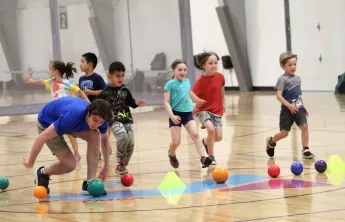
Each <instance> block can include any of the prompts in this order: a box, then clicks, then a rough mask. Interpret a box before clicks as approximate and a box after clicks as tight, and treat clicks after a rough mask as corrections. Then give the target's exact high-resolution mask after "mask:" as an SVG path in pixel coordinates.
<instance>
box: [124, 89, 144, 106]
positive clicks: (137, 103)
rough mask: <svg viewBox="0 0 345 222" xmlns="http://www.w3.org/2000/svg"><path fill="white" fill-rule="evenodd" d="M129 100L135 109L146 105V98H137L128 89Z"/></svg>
mask: <svg viewBox="0 0 345 222" xmlns="http://www.w3.org/2000/svg"><path fill="white" fill-rule="evenodd" d="M127 102H128V105H129V106H130V107H132V108H133V109H135V108H137V107H138V106H141V105H145V104H146V100H135V99H134V98H133V96H132V93H131V92H130V91H129V90H128V94H127Z"/></svg>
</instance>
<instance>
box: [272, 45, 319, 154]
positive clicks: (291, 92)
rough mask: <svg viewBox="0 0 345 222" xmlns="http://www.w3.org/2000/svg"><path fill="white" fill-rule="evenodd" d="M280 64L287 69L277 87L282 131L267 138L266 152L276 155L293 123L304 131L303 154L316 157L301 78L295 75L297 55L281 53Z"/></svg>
mask: <svg viewBox="0 0 345 222" xmlns="http://www.w3.org/2000/svg"><path fill="white" fill-rule="evenodd" d="M279 60H280V66H281V68H282V69H283V70H284V71H285V73H284V74H283V75H281V76H280V77H279V79H278V82H277V84H276V87H275V89H276V90H277V93H276V96H277V99H278V100H279V101H280V102H281V104H282V105H281V111H280V120H279V127H280V132H279V133H277V134H275V135H274V136H273V137H268V138H267V139H266V152H267V155H268V156H270V157H273V156H274V148H275V146H276V143H277V142H278V141H279V140H281V139H284V138H285V137H287V136H288V135H289V132H290V130H291V126H292V124H293V123H294V122H295V123H296V125H297V126H298V127H299V128H300V130H301V131H302V146H303V150H302V155H303V158H304V159H312V158H314V154H312V153H311V152H310V150H309V147H308V145H309V131H308V123H307V116H308V112H307V110H306V108H305V107H304V104H303V101H302V90H301V78H300V77H299V76H296V75H295V72H296V63H297V55H295V54H293V53H291V52H284V53H282V54H281V55H280V58H279Z"/></svg>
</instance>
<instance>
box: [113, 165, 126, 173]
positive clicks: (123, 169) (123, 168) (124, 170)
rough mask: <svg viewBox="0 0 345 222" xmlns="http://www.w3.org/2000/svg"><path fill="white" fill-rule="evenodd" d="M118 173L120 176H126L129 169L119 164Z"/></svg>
mask: <svg viewBox="0 0 345 222" xmlns="http://www.w3.org/2000/svg"><path fill="white" fill-rule="evenodd" d="M115 171H116V173H118V174H120V175H125V174H127V173H128V170H127V168H126V167H125V165H124V164H123V163H119V164H118V165H117V166H116V170H115Z"/></svg>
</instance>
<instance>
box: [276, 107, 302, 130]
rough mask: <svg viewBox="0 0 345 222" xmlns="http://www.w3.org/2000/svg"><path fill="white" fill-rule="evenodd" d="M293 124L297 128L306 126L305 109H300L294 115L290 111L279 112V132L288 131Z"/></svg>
mask: <svg viewBox="0 0 345 222" xmlns="http://www.w3.org/2000/svg"><path fill="white" fill-rule="evenodd" d="M293 123H296V125H297V126H300V125H302V124H308V122H307V111H306V110H305V109H300V110H299V111H298V112H297V113H296V114H292V113H291V112H290V110H285V109H283V110H281V111H280V120H279V127H280V131H282V130H285V131H290V130H291V126H292V125H293Z"/></svg>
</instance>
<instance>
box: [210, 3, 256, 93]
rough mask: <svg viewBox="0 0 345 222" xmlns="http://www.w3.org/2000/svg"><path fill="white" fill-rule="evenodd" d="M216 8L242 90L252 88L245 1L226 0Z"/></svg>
mask: <svg viewBox="0 0 345 222" xmlns="http://www.w3.org/2000/svg"><path fill="white" fill-rule="evenodd" d="M223 3H224V6H219V7H217V8H216V11H217V14H218V18H219V22H220V24H221V27H222V30H223V34H224V38H225V42H226V44H227V47H228V50H229V54H230V56H231V60H232V62H233V65H234V69H235V72H236V76H237V80H238V84H239V88H240V91H243V92H246V91H251V90H252V80H251V74H250V69H249V62H248V55H247V37H246V22H245V2H244V1H237V0H224V1H223Z"/></svg>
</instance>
